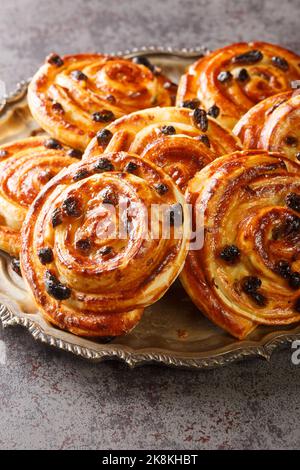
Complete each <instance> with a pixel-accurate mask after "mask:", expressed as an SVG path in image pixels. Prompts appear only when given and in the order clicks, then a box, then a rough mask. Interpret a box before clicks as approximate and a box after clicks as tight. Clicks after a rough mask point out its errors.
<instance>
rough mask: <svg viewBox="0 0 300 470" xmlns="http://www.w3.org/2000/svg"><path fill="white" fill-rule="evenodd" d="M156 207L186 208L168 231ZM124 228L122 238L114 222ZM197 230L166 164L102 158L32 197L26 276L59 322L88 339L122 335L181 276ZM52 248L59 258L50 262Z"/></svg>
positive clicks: (27, 225) (122, 154) (24, 262)
mask: <svg viewBox="0 0 300 470" xmlns="http://www.w3.org/2000/svg"><path fill="white" fill-rule="evenodd" d="M162 187H163V189H164V191H160V190H161V188H162ZM121 202H122V203H123V204H124V203H125V206H126V207H127V209H126V211H127V210H128V211H129V212H126V213H128V217H127V220H125V219H124V214H125V212H121ZM153 204H157V205H161V204H162V205H163V207H164V208H165V209H166V210H167V211H168V210H169V209H170V207H171V208H174V210H175V207H176V208H177V209H178V208H180V210H181V211H182V212H183V215H184V221H183V224H180V226H178V227H177V226H176V227H175V225H174V226H171V227H170V236H169V237H164V236H162V231H161V230H162V228H161V224H162V219H161V218H156V215H153V213H152V212H151V210H152V207H153ZM112 206H113V207H115V210H116V212H111V208H112ZM123 207H124V206H123ZM167 213H168V212H167ZM154 214H157V213H154ZM147 217H148V219H147ZM57 218H58V220H57ZM113 222H115V223H113ZM152 224H154V225H152ZM123 225H125V234H124V236H120V232H119V231H118V230H117V232H115V229H118V228H120V227H121V226H123ZM126 227H127V228H128V230H127V229H126ZM153 227H154V230H155V228H159V231H158V232H154V233H156V237H155V236H151V234H152V232H151V231H150V229H151V230H152V228H153ZM189 229H190V227H189V213H188V210H187V207H186V204H185V200H184V196H183V195H182V194H181V193H180V191H179V190H178V189H177V188H176V185H175V184H174V183H173V181H172V180H171V178H169V177H168V176H167V175H165V173H164V172H163V171H161V170H160V169H159V168H157V167H155V166H154V165H153V164H151V163H148V162H146V161H144V160H142V159H141V158H139V157H138V156H136V155H134V154H128V153H125V152H118V153H111V154H106V155H105V157H104V156H100V157H95V158H93V159H89V160H86V161H82V162H80V163H78V164H75V165H71V166H70V167H69V168H67V169H66V170H64V171H62V172H61V173H60V174H59V175H57V177H55V178H54V179H53V180H52V181H51V182H50V183H49V184H48V185H47V187H45V188H44V190H42V191H41V192H40V194H39V196H38V197H37V198H36V200H35V201H34V203H33V204H32V206H31V208H30V211H29V213H28V215H27V217H26V220H25V222H24V224H23V230H22V251H21V257H20V261H21V269H22V273H23V277H24V278H25V280H26V282H27V284H28V287H29V289H30V291H31V292H32V294H33V296H34V298H35V301H36V303H37V306H38V308H39V309H40V310H41V312H42V313H43V315H44V316H45V317H46V318H47V319H48V320H49V321H50V322H51V323H53V324H55V325H57V326H58V327H60V328H62V329H65V330H68V331H71V332H72V333H74V334H77V335H82V336H117V335H121V334H124V333H127V332H128V331H130V330H131V329H132V328H133V327H134V326H135V325H136V323H137V322H138V320H139V319H140V317H141V315H142V311H143V309H144V308H145V307H146V306H148V305H150V304H152V303H154V302H155V301H157V300H158V299H159V298H160V297H161V296H162V295H163V294H164V292H165V291H166V290H167V289H168V288H169V286H170V285H171V284H172V282H173V281H174V280H175V278H176V277H177V275H178V274H179V272H180V270H181V269H182V267H183V264H184V261H185V258H186V254H187V250H188V238H189ZM127 231H128V235H126V234H127ZM45 249H46V250H47V251H46V254H50V257H49V258H48V260H49V259H50V262H45V263H43V262H42V261H43V256H42V257H41V250H44V251H45ZM44 251H42V254H43V253H44ZM46 258H47V257H46ZM46 261H47V260H46ZM49 282H50V285H49ZM57 286H58V297H59V296H60V294H61V295H62V297H63V299H61V298H57V292H56V290H55V288H56V287H57ZM51 289H52V290H53V289H54V292H52V290H51ZM55 296H56V297H55ZM162 314H163V313H162Z"/></svg>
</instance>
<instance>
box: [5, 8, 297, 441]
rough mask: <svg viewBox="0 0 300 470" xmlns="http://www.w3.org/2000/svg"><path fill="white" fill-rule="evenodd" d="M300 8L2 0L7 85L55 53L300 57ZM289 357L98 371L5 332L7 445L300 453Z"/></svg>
mask: <svg viewBox="0 0 300 470" xmlns="http://www.w3.org/2000/svg"><path fill="white" fill-rule="evenodd" d="M299 17H300V4H299V1H298V0H285V1H282V0H267V1H259V0H248V1H247V2H246V1H241V2H238V1H236V0H226V1H217V0H209V1H208V0H206V1H202V0H200V1H192V0H187V1H176V0H175V1H171V0H164V1H161V0H160V1H156V0H152V1H149V0H138V1H126V0H123V1H117V0H110V1H109V2H108V1H96V0H86V1H79V0H72V1H71V0H59V1H58V0H52V1H46V0H38V1H36V0H10V1H4V0H1V1H0V48H1V54H0V79H4V80H5V81H6V82H7V84H8V86H9V88H12V87H13V85H14V83H16V82H17V81H18V80H20V79H22V78H24V77H28V76H30V75H31V74H32V73H33V72H34V71H35V69H36V67H37V66H38V64H39V63H40V62H41V61H42V60H43V58H44V56H45V55H46V54H47V53H48V52H49V51H52V50H55V51H57V52H59V53H65V52H73V51H90V50H98V51H105V52H111V51H115V50H119V49H124V48H131V47H135V46H137V47H138V46H141V45H149V44H156V45H158V44H163V45H171V46H178V47H179V46H195V45H199V44H205V45H207V46H208V47H211V48H213V47H216V46H220V45H222V44H225V43H228V42H231V41H236V40H250V39H262V40H268V41H273V42H277V43H281V44H283V45H284V46H287V47H290V48H294V49H295V50H298V52H299V50H300V45H299V42H300V33H299ZM290 356H291V354H290V351H289V350H287V351H285V352H281V353H280V352H279V353H276V354H275V355H274V357H273V358H272V361H271V362H270V363H265V362H262V361H256V360H255V361H247V362H244V363H241V364H236V365H232V366H230V367H226V368H223V369H219V370H214V371H206V372H201V373H199V372H198V373H197V372H189V371H179V370H170V369H163V368H159V367H150V366H148V367H143V368H140V369H137V370H133V371H132V370H129V369H127V368H126V367H124V366H123V365H121V364H117V363H106V364H102V365H100V364H98V365H95V364H90V363H88V362H86V361H83V360H81V359H78V358H76V357H72V356H71V355H69V354H67V353H63V352H60V351H55V350H53V349H50V348H48V347H45V346H44V345H41V344H39V343H36V342H35V341H34V340H33V339H32V338H31V337H30V336H29V334H28V333H26V332H25V331H24V330H22V329H19V328H18V329H7V330H0V448H2V449H7V448H22V449H29V448H54V449H55V448H63V449H74V448H76V449H77V448H79V449H88V448H98V449H128V448H133V449H136V448H141V449H147V448H148V449H162V448H165V449H181V448H182V449H195V448H196V449H206V448H208V449H210V448H225V449H230V448H238V449H246V448H257V449H263V448H281V449H295V448H299V444H300V431H299V409H300V387H299V379H300V366H298V367H296V366H293V365H292V364H291V361H290Z"/></svg>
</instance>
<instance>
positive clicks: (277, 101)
mask: <svg viewBox="0 0 300 470" xmlns="http://www.w3.org/2000/svg"><path fill="white" fill-rule="evenodd" d="M233 132H234V133H235V134H236V135H238V136H239V138H240V139H241V141H242V142H243V145H244V147H245V148H251V149H256V148H258V149H265V150H269V151H271V152H280V153H282V154H283V155H284V156H286V157H287V158H290V159H291V160H293V161H296V162H300V90H296V91H287V92H285V93H279V94H278V95H274V96H271V97H270V98H267V99H265V100H263V101H261V102H260V103H258V104H257V105H256V106H254V107H253V108H251V109H250V110H249V111H248V112H247V113H246V114H245V115H244V116H243V117H242V119H240V121H239V122H238V123H237V125H236V126H235V128H234V130H233Z"/></svg>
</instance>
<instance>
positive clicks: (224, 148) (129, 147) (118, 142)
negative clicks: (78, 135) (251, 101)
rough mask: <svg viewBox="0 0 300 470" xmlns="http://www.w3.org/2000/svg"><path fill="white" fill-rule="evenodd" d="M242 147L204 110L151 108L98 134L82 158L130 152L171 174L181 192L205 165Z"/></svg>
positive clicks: (122, 119)
mask: <svg viewBox="0 0 300 470" xmlns="http://www.w3.org/2000/svg"><path fill="white" fill-rule="evenodd" d="M240 148H241V146H240V143H239V140H238V139H237V138H236V137H235V136H234V135H233V134H232V133H231V132H230V131H229V130H227V129H225V128H223V127H222V126H221V125H220V124H219V123H217V122H216V121H215V120H214V119H212V118H211V117H209V116H207V115H206V113H205V112H203V110H198V109H195V110H191V109H184V108H174V107H166V108H152V109H147V110H143V111H138V112H136V113H132V114H129V115H128V116H124V117H122V118H120V119H118V120H117V121H115V122H113V123H112V124H110V125H109V126H107V127H106V128H105V130H104V131H102V132H100V133H98V135H97V137H95V138H94V139H93V140H92V141H91V143H90V144H89V146H88V148H87V149H86V152H85V153H84V156H83V158H84V159H85V158H90V157H92V156H94V155H98V154H99V152H111V151H120V150H124V151H128V152H134V153H137V154H138V155H140V156H141V157H142V158H146V159H148V160H150V161H152V162H153V163H155V164H156V165H158V166H159V167H160V168H162V169H163V170H164V171H165V172H166V173H168V174H169V175H170V176H171V177H172V178H173V180H174V181H175V183H176V184H177V185H178V186H179V188H180V189H181V190H185V188H186V185H187V182H188V181H189V180H190V179H191V178H192V177H193V176H194V174H195V173H196V172H197V171H199V170H201V168H203V167H204V166H205V165H207V164H208V163H209V162H211V161H212V160H214V159H215V158H216V157H218V156H220V155H223V154H224V153H229V152H233V151H235V150H239V149H240Z"/></svg>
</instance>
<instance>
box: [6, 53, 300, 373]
mask: <svg viewBox="0 0 300 470" xmlns="http://www.w3.org/2000/svg"><path fill="white" fill-rule="evenodd" d="M207 51H208V50H207V49H206V48H205V47H198V48H182V49H175V48H171V47H156V46H149V47H146V46H145V47H142V48H135V49H131V50H126V51H118V52H116V53H112V55H116V56H121V55H125V56H128V57H132V56H134V55H143V54H147V55H148V56H151V55H161V56H168V55H172V56H173V57H174V56H178V57H179V58H180V57H181V58H193V57H195V58H197V57H200V56H201V55H204V54H205V53H207ZM29 81H30V79H28V80H23V81H21V82H19V83H18V84H17V87H16V89H15V90H14V91H12V92H10V93H9V94H7V95H5V96H4V98H3V100H2V101H0V114H3V113H4V112H5V111H6V109H7V108H8V107H9V106H10V105H11V104H14V103H16V102H18V101H20V100H22V99H23V98H24V96H25V94H26V91H27V86H28V83H29ZM0 302H1V303H0V320H1V322H2V326H3V327H4V328H5V327H8V326H17V325H21V326H23V327H24V328H26V329H27V330H28V331H29V333H30V334H31V335H32V336H33V338H34V339H35V340H38V341H41V342H43V343H45V344H47V345H49V346H53V347H56V348H58V349H61V350H64V351H68V352H71V353H73V354H75V355H77V356H81V357H83V358H85V359H88V360H91V361H94V362H102V361H104V360H111V359H117V360H120V361H123V362H124V363H126V364H127V365H128V366H129V367H131V368H133V367H136V366H140V365H144V364H151V363H152V364H153V363H156V364H164V365H166V366H170V367H181V368H187V369H207V368H214V367H218V366H222V365H226V364H229V363H232V362H234V361H239V360H242V359H244V358H250V357H260V358H264V359H266V360H270V358H271V355H272V353H273V351H274V350H275V349H277V348H278V347H280V346H287V345H288V344H290V343H291V342H292V341H294V340H296V339H300V330H299V325H296V326H295V328H294V329H293V330H290V331H289V332H286V331H281V332H271V333H270V334H268V335H266V337H265V338H264V342H263V343H261V344H260V345H257V344H256V343H255V342H253V341H250V340H249V341H248V342H247V343H248V344H246V345H245V342H243V344H241V346H240V347H237V348H235V349H234V350H227V351H220V352H219V353H216V354H212V355H209V354H205V353H198V354H195V353H182V352H176V351H173V352H168V351H166V350H164V349H160V348H145V349H140V350H138V351H136V350H134V349H132V348H131V347H128V346H125V345H123V344H122V345H121V346H120V345H118V344H102V345H101V351H96V350H95V349H94V348H93V346H92V342H91V346H89V347H86V346H84V347H83V346H81V345H78V344H76V338H77V337H76V336H75V335H73V336H74V342H71V341H67V340H65V339H61V338H57V337H55V336H53V335H51V334H49V333H46V332H45V331H43V329H42V327H41V326H40V325H39V324H38V323H37V322H35V321H34V320H32V319H31V318H28V316H25V315H26V314H24V316H19V315H18V314H17V313H16V312H15V311H14V310H16V308H14V306H13V305H12V302H11V301H10V299H8V298H7V299H5V297H3V296H1V297H0ZM29 316H30V315H29ZM88 341H89V340H87V342H88Z"/></svg>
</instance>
